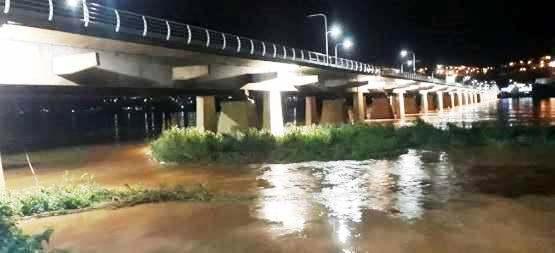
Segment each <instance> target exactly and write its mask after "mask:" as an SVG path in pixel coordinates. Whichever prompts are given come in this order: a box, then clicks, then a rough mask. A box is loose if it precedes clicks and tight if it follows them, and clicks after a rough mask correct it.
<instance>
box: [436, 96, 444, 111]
mask: <svg viewBox="0 0 555 253" xmlns="http://www.w3.org/2000/svg"><path fill="white" fill-rule="evenodd" d="M437 111H438V112H443V91H438V92H437Z"/></svg>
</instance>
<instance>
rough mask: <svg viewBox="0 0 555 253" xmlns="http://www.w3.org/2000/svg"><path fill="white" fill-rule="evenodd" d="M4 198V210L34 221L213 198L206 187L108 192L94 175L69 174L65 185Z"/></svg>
mask: <svg viewBox="0 0 555 253" xmlns="http://www.w3.org/2000/svg"><path fill="white" fill-rule="evenodd" d="M0 197H1V198H0V207H6V208H9V210H11V211H12V213H13V215H14V216H19V217H30V216H36V215H43V216H44V215H45V216H49V215H56V214H63V213H66V212H68V211H72V210H83V209H88V208H96V207H106V206H113V207H124V206H134V205H139V204H145V203H159V202H168V201H210V200H212V198H213V195H212V194H210V193H209V192H208V191H207V190H206V189H205V188H204V187H202V186H198V187H192V188H185V187H184V186H175V187H160V188H157V189H149V188H144V187H141V186H129V185H127V186H126V187H125V188H123V189H107V188H104V187H102V186H100V185H98V184H96V183H95V182H94V178H93V177H92V176H90V175H87V174H85V175H83V176H81V177H80V178H77V179H75V178H71V177H70V176H69V175H68V174H66V176H65V177H64V182H63V183H61V184H58V185H54V186H49V187H40V188H32V189H28V190H24V191H15V192H7V193H6V194H4V195H3V196H0Z"/></svg>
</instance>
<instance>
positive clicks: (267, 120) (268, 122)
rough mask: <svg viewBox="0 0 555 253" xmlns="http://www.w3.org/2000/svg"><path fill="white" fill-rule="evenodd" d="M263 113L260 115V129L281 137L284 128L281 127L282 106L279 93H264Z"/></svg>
mask: <svg viewBox="0 0 555 253" xmlns="http://www.w3.org/2000/svg"><path fill="white" fill-rule="evenodd" d="M263 107H264V113H263V115H262V118H263V121H262V128H263V129H266V130H268V131H270V132H271V133H272V134H274V135H283V134H284V133H285V126H284V125H283V105H282V102H281V92H280V91H267V92H264V105H263Z"/></svg>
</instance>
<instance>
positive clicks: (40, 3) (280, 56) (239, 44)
mask: <svg viewBox="0 0 555 253" xmlns="http://www.w3.org/2000/svg"><path fill="white" fill-rule="evenodd" d="M0 18H3V19H4V20H8V21H12V22H15V23H20V24H23V25H31V26H40V27H44V26H46V27H50V28H54V29H59V30H67V29H68V28H71V29H76V27H75V26H78V27H79V28H78V29H80V32H85V33H89V32H101V33H102V34H108V36H111V37H113V36H117V35H125V36H132V37H134V38H135V39H144V40H150V41H153V42H158V43H167V44H172V45H178V46H179V47H181V48H184V49H203V50H208V51H211V52H221V53H225V54H231V55H240V56H246V57H253V58H261V59H264V60H271V61H283V62H293V63H299V64H305V65H306V64H309V65H318V66H327V67H331V68H336V69H342V70H349V71H353V72H359V73H365V74H379V73H380V68H379V67H376V66H373V65H370V64H367V63H363V62H359V61H354V60H350V59H344V58H335V57H328V56H326V55H325V54H322V53H318V52H313V51H309V50H303V49H297V48H291V47H287V46H284V45H280V44H277V43H271V42H265V41H260V40H255V39H251V38H247V37H242V36H238V35H234V34H229V33H224V32H218V31H214V30H211V29H207V28H203V27H199V26H194V25H189V24H184V23H179V22H174V21H171V20H167V19H161V18H156V17H151V16H146V15H142V14H138V13H134V12H129V11H125V10H118V9H113V8H109V7H105V6H102V5H100V4H98V3H94V2H89V1H88V0H0Z"/></svg>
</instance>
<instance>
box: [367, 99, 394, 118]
mask: <svg viewBox="0 0 555 253" xmlns="http://www.w3.org/2000/svg"><path fill="white" fill-rule="evenodd" d="M371 96H372V107H371V108H370V119H394V118H395V114H394V113H393V109H392V106H391V103H390V101H389V99H388V97H387V95H386V94H384V93H374V94H371Z"/></svg>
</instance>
